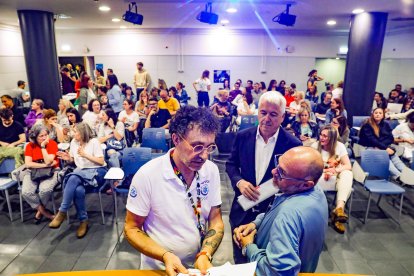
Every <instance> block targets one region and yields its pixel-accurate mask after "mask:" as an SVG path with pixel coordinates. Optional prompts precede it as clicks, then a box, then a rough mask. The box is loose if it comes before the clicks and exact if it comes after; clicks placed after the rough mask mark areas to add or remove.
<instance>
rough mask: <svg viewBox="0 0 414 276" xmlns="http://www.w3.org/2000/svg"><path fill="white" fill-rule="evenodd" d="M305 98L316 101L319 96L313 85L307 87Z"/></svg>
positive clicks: (315, 102)
mask: <svg viewBox="0 0 414 276" xmlns="http://www.w3.org/2000/svg"><path fill="white" fill-rule="evenodd" d="M305 100H308V101H310V102H312V103H314V104H317V103H318V100H319V96H318V92H317V91H316V87H315V86H314V85H312V86H311V87H309V90H308V91H306V95H305Z"/></svg>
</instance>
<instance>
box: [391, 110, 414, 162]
mask: <svg viewBox="0 0 414 276" xmlns="http://www.w3.org/2000/svg"><path fill="white" fill-rule="evenodd" d="M405 120H406V121H405V123H402V124H399V125H398V126H397V127H396V128H395V129H394V130H393V131H392V135H393V136H394V142H395V143H397V144H398V145H399V146H402V147H403V148H404V153H403V155H402V156H403V157H404V158H405V159H408V160H410V161H411V162H412V161H413V151H414V112H411V113H410V114H408V116H407V118H406V119H405Z"/></svg>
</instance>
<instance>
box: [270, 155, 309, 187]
mask: <svg viewBox="0 0 414 276" xmlns="http://www.w3.org/2000/svg"><path fill="white" fill-rule="evenodd" d="M281 155H282V154H277V155H275V167H276V168H275V169H276V177H277V179H278V180H279V181H281V180H282V179H285V180H295V181H308V180H307V179H304V178H295V177H287V176H285V175H284V174H285V173H284V171H283V170H282V169H281V168H280V167H279V157H280V156H281Z"/></svg>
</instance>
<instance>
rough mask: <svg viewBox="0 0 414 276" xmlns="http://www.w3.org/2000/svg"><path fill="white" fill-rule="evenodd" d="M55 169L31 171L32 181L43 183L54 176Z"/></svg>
mask: <svg viewBox="0 0 414 276" xmlns="http://www.w3.org/2000/svg"><path fill="white" fill-rule="evenodd" d="M53 170H54V168H53V167H48V168H38V169H30V178H31V179H32V181H42V180H45V179H48V178H50V177H52V176H53V173H54V171H53Z"/></svg>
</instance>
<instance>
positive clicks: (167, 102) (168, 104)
mask: <svg viewBox="0 0 414 276" xmlns="http://www.w3.org/2000/svg"><path fill="white" fill-rule="evenodd" d="M174 89H175V87H174ZM160 98H161V100H159V101H158V108H159V109H167V110H168V111H169V112H170V114H171V116H174V115H175V113H177V111H178V109H180V103H179V102H178V101H177V99H176V98H174V97H171V96H170V95H168V92H167V90H161V92H160Z"/></svg>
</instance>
